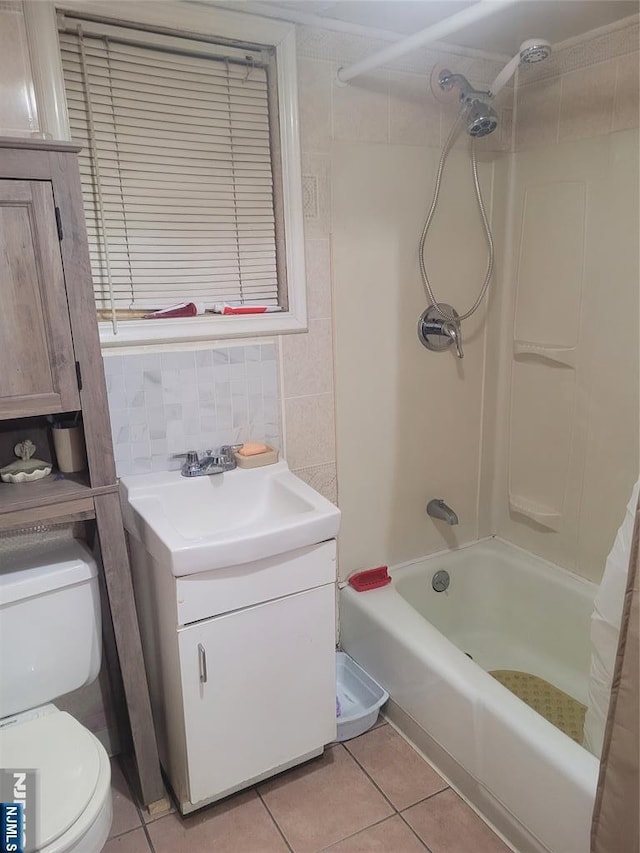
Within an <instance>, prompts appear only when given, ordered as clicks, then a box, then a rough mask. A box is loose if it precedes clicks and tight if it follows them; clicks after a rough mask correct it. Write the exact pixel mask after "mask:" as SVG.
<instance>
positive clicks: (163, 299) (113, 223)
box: [60, 27, 280, 316]
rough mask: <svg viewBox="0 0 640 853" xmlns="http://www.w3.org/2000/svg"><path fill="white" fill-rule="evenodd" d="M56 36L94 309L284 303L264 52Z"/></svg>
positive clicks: (69, 34)
mask: <svg viewBox="0 0 640 853" xmlns="http://www.w3.org/2000/svg"><path fill="white" fill-rule="evenodd" d="M110 29H113V28H110ZM136 35H137V34H136ZM143 35H144V34H143ZM165 41H166V39H165ZM172 41H176V40H175V39H172ZM181 41H185V40H181ZM187 44H188V45H189V47H190V48H191V50H193V43H191V44H189V43H188V42H187ZM60 45H61V52H62V65H63V71H64V79H65V88H66V95H67V104H68V109H69V120H70V124H71V131H72V136H73V139H74V140H75V141H76V142H78V143H79V144H81V145H82V146H83V148H82V151H81V153H80V170H81V178H82V186H83V196H84V208H85V216H86V220H87V228H88V234H89V247H90V253H91V265H92V272H93V279H94V292H95V297H96V304H97V306H98V308H99V309H109V310H111V311H113V312H114V313H115V312H117V313H118V315H119V316H121V311H122V310H123V309H124V310H125V311H127V310H131V309H133V310H136V309H151V308H163V307H166V306H168V305H171V304H174V303H177V302H182V301H187V300H191V299H193V300H198V301H201V302H204V303H205V305H206V307H209V308H210V307H212V305H213V304H214V303H216V302H231V303H240V304H242V303H245V304H246V303H260V304H266V305H278V304H280V303H279V298H278V275H277V264H276V245H277V241H276V217H275V215H274V181H273V170H272V160H271V133H270V117H269V80H268V76H267V68H266V67H265V64H264V62H262V63H261V62H260V59H261V58H262V57H263V54H261V53H258V51H254V53H253V54H250V51H246V53H247V54H250V55H249V56H247V58H246V60H244V61H238V58H237V56H236V57H234V58H233V59H230V58H228V57H224V56H223V57H221V58H219V57H215V56H202V55H196V54H194V53H189V52H185V51H182V50H181V51H178V50H168V49H165V48H157V47H153V46H147V45H143V44H138V43H129V42H127V41H126V40H125V41H119V40H118V39H117V38H115V39H114V38H113V37H111V36H109V37H106V36H101V37H95V36H93V35H87V34H83V33H82V30H81V28H80V27H78V28H77V29H76V30H75V31H73V32H68V31H67V32H61V33H60ZM206 47H207V48H209V49H210V50H211V48H212V46H211V45H207V46H206ZM233 52H234V53H235V54H238V53H240V51H238V50H235V51H233ZM256 57H257V58H256Z"/></svg>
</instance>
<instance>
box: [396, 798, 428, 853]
mask: <svg viewBox="0 0 640 853" xmlns="http://www.w3.org/2000/svg"><path fill="white" fill-rule="evenodd" d="M416 805H417V804H416ZM409 808H411V806H409ZM398 817H399V818H400V820H401V821H402V822H403V823H404V825H405V826H406V827H408V828H409V829H410V830H411V832H412V833H413V834H414V835H415V837H416V838H417V839H418V841H419V842H420V844H422V845H423V846H424V848H425V850H427V851H428V853H432V851H431V848H430V847H429V846H428V845H427V844H426V843H425V841H424V840H423V839H422V838H420V836H419V835H418V833H417V832H416V831H415V829H414V828H413V827H412V826H411V824H410V823H409V821H408V820H407V819H406V817H405V816H404V815H403V814H402V812H398Z"/></svg>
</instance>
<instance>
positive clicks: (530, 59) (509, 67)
mask: <svg viewBox="0 0 640 853" xmlns="http://www.w3.org/2000/svg"><path fill="white" fill-rule="evenodd" d="M550 55H551V44H550V43H549V42H548V41H547V40H546V39H540V38H535V39H528V40H527V41H523V42H522V44H521V45H520V49H519V51H518V53H516V55H515V56H514V57H513V59H510V60H509V62H507V64H506V65H505V66H504V68H503V69H502V71H501V72H500V73H499V74H498V76H497V77H496V79H495V80H494V81H493V83H492V84H491V86H490V87H489V93H490V95H491V97H492V98H495V96H496V95H497V94H498V92H500V91H501V90H502V89H503V88H504V87H505V86H506V85H507V83H508V82H509V80H510V79H511V78H512V77H513V75H514V74H515V73H516V69H517V68H518V66H519V65H533V63H534V62H541V61H542V60H543V59H548V58H549V56H550Z"/></svg>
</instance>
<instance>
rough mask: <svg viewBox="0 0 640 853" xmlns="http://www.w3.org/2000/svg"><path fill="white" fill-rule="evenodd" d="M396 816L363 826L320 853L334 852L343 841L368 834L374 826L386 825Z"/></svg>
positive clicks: (324, 848) (387, 816)
mask: <svg viewBox="0 0 640 853" xmlns="http://www.w3.org/2000/svg"><path fill="white" fill-rule="evenodd" d="M394 817H395V815H393V814H389V815H386V817H382V818H380V820H376V821H374V822H373V823H370V824H369V825H368V826H363V827H362V829H358V830H357V831H356V832H352V833H351V834H350V835H345V837H344V838H341V839H340V840H339V841H334V842H333V843H332V844H330V845H329V846H328V847H321V848H320V851H319V853H323V851H325V850H333V849H334V848H335V847H337V846H338V844H342V842H343V841H348V839H349V838H355V837H356V836H358V835H360V833H361V832H366V831H367V830H369V829H372V828H373V827H374V826H379V825H380V824H381V823H384V822H385V821H386V820H391V819H392V818H394Z"/></svg>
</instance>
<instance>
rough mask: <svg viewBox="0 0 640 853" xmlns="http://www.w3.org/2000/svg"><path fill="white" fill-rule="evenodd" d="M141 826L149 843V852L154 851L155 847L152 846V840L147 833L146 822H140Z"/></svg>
mask: <svg viewBox="0 0 640 853" xmlns="http://www.w3.org/2000/svg"><path fill="white" fill-rule="evenodd" d="M142 828H143V830H144V834H145V835H146V837H147V844H148V845H149V849H150V850H151V853H156V848H155V847H154V846H153V841H152V840H151V835H150V834H149V830H148V829H147V825H146V823H143V824H142Z"/></svg>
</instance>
